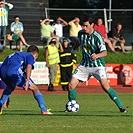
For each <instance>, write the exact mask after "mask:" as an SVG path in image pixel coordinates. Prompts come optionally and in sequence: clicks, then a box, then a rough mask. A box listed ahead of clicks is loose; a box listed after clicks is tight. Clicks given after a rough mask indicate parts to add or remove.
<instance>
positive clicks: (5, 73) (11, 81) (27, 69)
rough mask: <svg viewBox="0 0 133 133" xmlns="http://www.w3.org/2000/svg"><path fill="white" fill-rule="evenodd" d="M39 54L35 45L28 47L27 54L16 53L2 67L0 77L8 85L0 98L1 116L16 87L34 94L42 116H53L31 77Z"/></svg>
mask: <svg viewBox="0 0 133 133" xmlns="http://www.w3.org/2000/svg"><path fill="white" fill-rule="evenodd" d="M38 54H39V49H38V48H37V47H36V46H35V45H31V46H30V47H28V49H27V52H15V53H13V54H11V55H9V56H8V57H7V58H6V59H5V61H4V62H3V63H2V65H1V67H0V77H1V79H2V80H3V81H4V82H5V84H6V85H7V87H6V89H5V90H4V91H3V94H2V96H1V98H0V114H2V106H3V104H4V103H5V102H6V100H8V98H9V97H10V95H11V93H12V92H13V91H14V90H15V87H16V86H19V87H22V88H23V89H24V90H28V89H30V90H31V91H32V92H33V95H34V98H35V100H36V101H37V102H38V105H39V107H40V109H41V113H42V114H52V113H51V112H49V111H47V109H46V105H45V102H44V99H43V96H42V94H41V92H40V91H39V89H38V87H37V86H36V85H35V83H34V82H33V80H32V79H31V78H30V77H31V72H32V69H34V63H35V60H36V59H37V57H38Z"/></svg>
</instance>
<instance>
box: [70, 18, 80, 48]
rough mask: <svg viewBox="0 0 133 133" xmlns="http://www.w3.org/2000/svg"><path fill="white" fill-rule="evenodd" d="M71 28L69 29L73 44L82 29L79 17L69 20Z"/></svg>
mask: <svg viewBox="0 0 133 133" xmlns="http://www.w3.org/2000/svg"><path fill="white" fill-rule="evenodd" d="M68 24H69V26H70V29H69V36H70V40H71V44H72V46H74V44H75V43H76V42H77V40H78V32H79V31H80V30H81V29H82V27H81V25H80V19H79V18H78V17H75V18H74V19H73V20H71V21H69V22H68Z"/></svg>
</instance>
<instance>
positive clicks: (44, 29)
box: [40, 18, 54, 45]
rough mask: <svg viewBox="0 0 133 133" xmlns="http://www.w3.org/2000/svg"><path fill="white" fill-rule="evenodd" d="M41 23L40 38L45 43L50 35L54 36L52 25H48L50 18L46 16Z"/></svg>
mask: <svg viewBox="0 0 133 133" xmlns="http://www.w3.org/2000/svg"><path fill="white" fill-rule="evenodd" d="M40 25H41V40H42V41H43V45H46V44H47V41H48V39H49V38H50V37H54V33H53V29H52V26H51V25H50V19H49V18H46V19H44V20H43V21H41V23H40Z"/></svg>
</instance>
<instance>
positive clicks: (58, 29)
mask: <svg viewBox="0 0 133 133" xmlns="http://www.w3.org/2000/svg"><path fill="white" fill-rule="evenodd" d="M67 25H68V23H67V22H66V21H65V20H63V19H62V18H61V17H58V18H57V20H56V23H55V24H53V26H52V27H53V30H54V32H55V35H56V36H58V37H60V38H61V37H63V27H64V26H67Z"/></svg>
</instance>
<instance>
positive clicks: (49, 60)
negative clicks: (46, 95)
mask: <svg viewBox="0 0 133 133" xmlns="http://www.w3.org/2000/svg"><path fill="white" fill-rule="evenodd" d="M59 51H60V52H63V48H62V45H61V43H60V42H59V41H58V40H57V39H56V38H52V39H51V41H50V42H49V45H47V47H46V51H45V58H46V66H47V67H48V69H49V79H50V83H49V86H48V91H55V90H54V86H53V83H54V82H55V78H56V73H57V64H58V63H59V62H60V58H59Z"/></svg>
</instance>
